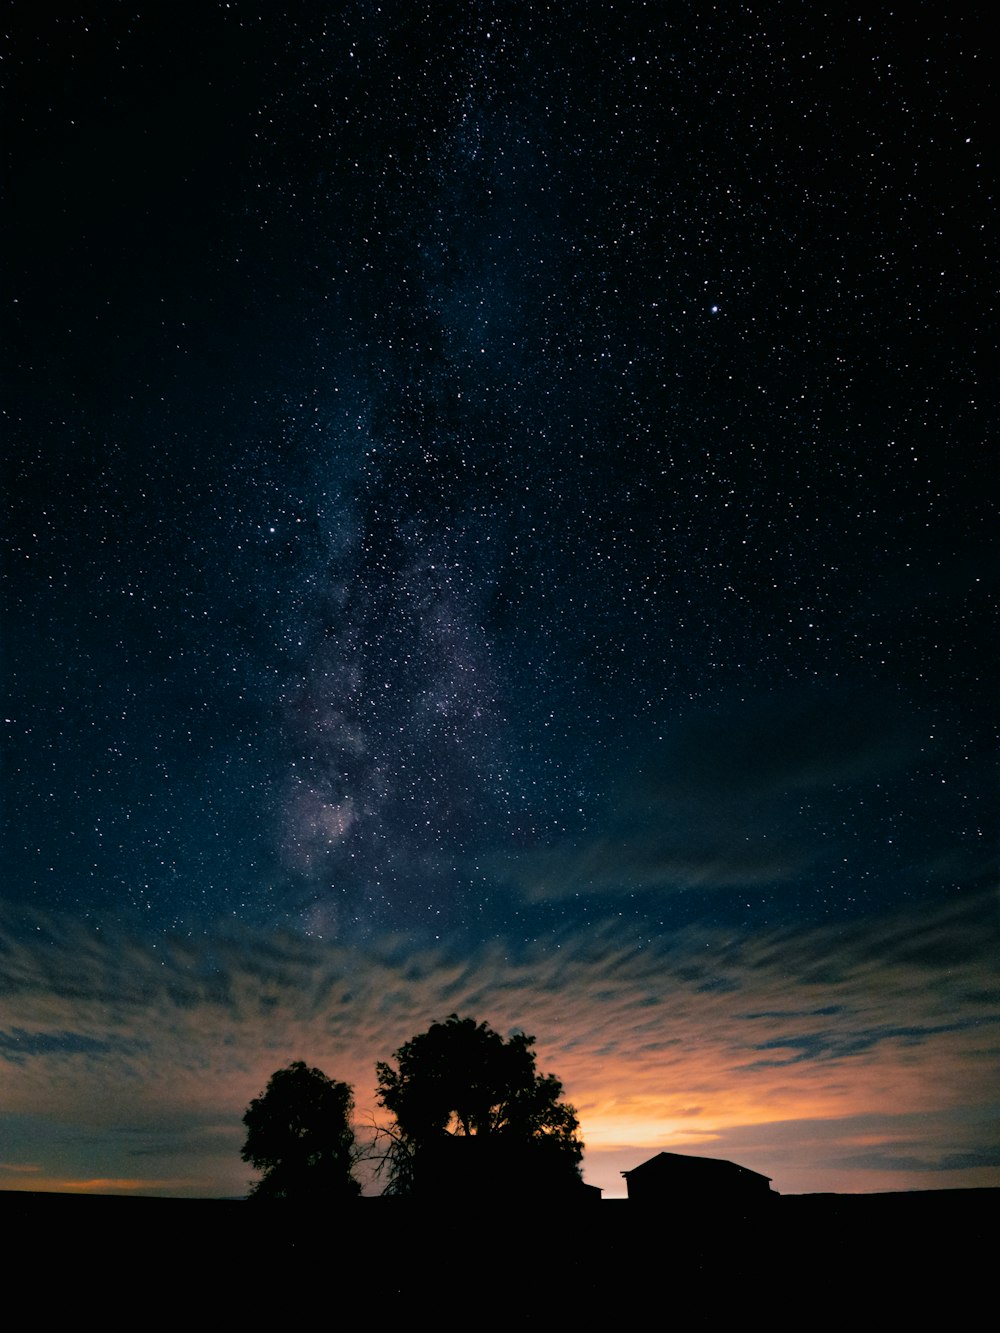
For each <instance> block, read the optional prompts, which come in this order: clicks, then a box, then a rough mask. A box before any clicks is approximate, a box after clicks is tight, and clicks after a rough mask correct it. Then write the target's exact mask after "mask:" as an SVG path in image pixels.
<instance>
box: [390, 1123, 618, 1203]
mask: <svg viewBox="0 0 1000 1333" xmlns="http://www.w3.org/2000/svg"><path fill="white" fill-rule="evenodd" d="M414 1194H415V1195H417V1196H419V1197H420V1198H422V1199H427V1200H432V1201H435V1202H448V1203H459V1202H464V1203H471V1202H475V1201H477V1200H478V1201H482V1202H487V1201H490V1200H507V1201H514V1200H521V1201H524V1200H525V1199H529V1198H530V1199H535V1200H545V1201H546V1202H550V1203H571V1204H575V1203H580V1202H599V1201H600V1197H601V1191H600V1190H599V1189H598V1188H597V1186H595V1185H587V1184H585V1183H584V1182H583V1181H582V1180H581V1179H580V1177H579V1176H578V1175H577V1173H576V1171H575V1170H574V1169H573V1164H572V1162H569V1163H567V1161H566V1157H565V1155H564V1154H561V1153H559V1152H557V1151H553V1145H551V1144H549V1143H547V1142H546V1141H545V1140H536V1141H534V1142H531V1143H511V1142H510V1141H509V1140H506V1139H504V1138H503V1137H502V1136H501V1135H479V1134H470V1135H465V1134H443V1135H441V1137H440V1138H437V1139H432V1140H430V1141H429V1142H427V1143H425V1144H423V1145H422V1146H421V1147H420V1149H419V1151H418V1153H417V1156H416V1158H415V1160H414Z"/></svg>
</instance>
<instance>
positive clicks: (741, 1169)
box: [622, 1152, 771, 1183]
mask: <svg viewBox="0 0 1000 1333" xmlns="http://www.w3.org/2000/svg"><path fill="white" fill-rule="evenodd" d="M640 1172H642V1173H643V1174H646V1173H647V1172H648V1173H649V1174H652V1175H659V1174H661V1173H666V1172H670V1173H672V1174H675V1175H684V1176H693V1175H698V1176H702V1177H704V1176H705V1175H707V1174H712V1175H716V1176H722V1175H730V1174H731V1173H735V1174H736V1175H739V1176H742V1177H750V1176H753V1177H756V1179H757V1180H766V1181H768V1183H770V1180H771V1177H770V1176H762V1175H761V1173H760V1172H759V1171H751V1170H750V1168H749V1167H748V1166H740V1165H739V1164H738V1163H737V1162H727V1161H726V1160H725V1159H724V1158H722V1157H693V1156H691V1155H690V1154H689V1153H679V1152H661V1153H657V1154H656V1156H655V1157H650V1159H649V1160H648V1161H647V1162H641V1163H640V1164H639V1165H638V1166H634V1167H633V1168H632V1170H631V1171H623V1172H622V1175H623V1176H625V1177H626V1179H627V1178H628V1177H629V1176H634V1175H637V1174H639V1173H640Z"/></svg>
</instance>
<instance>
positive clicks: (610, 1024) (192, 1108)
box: [0, 895, 1000, 1193]
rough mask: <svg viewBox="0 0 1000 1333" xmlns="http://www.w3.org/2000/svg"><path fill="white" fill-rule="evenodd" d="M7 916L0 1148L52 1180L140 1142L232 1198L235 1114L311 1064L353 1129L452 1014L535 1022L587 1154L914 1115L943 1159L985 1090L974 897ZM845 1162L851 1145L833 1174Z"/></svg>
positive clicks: (119, 1171)
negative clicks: (375, 922)
mask: <svg viewBox="0 0 1000 1333" xmlns="http://www.w3.org/2000/svg"><path fill="white" fill-rule="evenodd" d="M0 925H2V926H4V927H5V929H2V930H0V949H2V954H0V958H2V964H3V974H4V976H5V977H6V978H7V984H6V987H5V990H4V992H3V995H2V996H0V1030H3V1031H5V1032H7V1033H8V1034H9V1033H12V1032H14V1031H15V1030H16V1031H17V1033H18V1034H19V1037H18V1043H17V1045H18V1049H16V1050H14V1049H11V1048H10V1046H9V1045H8V1046H4V1047H2V1048H0V1060H3V1061H4V1062H5V1067H6V1073H5V1075H4V1086H5V1107H4V1111H5V1124H4V1137H5V1142H14V1143H16V1144H18V1145H19V1151H18V1152H16V1153H13V1152H12V1150H10V1149H8V1150H7V1153H6V1156H7V1158H8V1160H9V1161H12V1162H14V1163H15V1164H16V1163H18V1161H19V1160H22V1161H23V1162H26V1163H33V1162H39V1161H41V1162H43V1164H44V1168H45V1171H46V1172H47V1173H48V1175H50V1176H52V1177H53V1178H55V1176H56V1175H59V1174H60V1171H61V1176H62V1178H66V1179H69V1178H76V1177H77V1176H78V1177H79V1178H81V1179H84V1178H87V1179H89V1178H92V1177H98V1176H100V1177H107V1178H109V1179H110V1178H119V1177H120V1178H123V1179H124V1178H130V1177H131V1176H133V1175H134V1174H135V1173H134V1171H133V1170H132V1168H131V1165H130V1163H134V1160H135V1158H136V1156H141V1157H142V1158H143V1161H144V1162H147V1161H148V1162H149V1164H150V1168H151V1169H150V1170H149V1171H146V1170H144V1171H143V1173H142V1174H143V1178H144V1179H147V1178H148V1179H151V1178H153V1177H162V1178H164V1179H168V1178H169V1179H171V1180H175V1179H177V1178H178V1173H177V1170H176V1167H177V1163H178V1161H179V1160H181V1159H186V1160H187V1163H188V1165H189V1166H190V1167H191V1172H190V1177H189V1179H190V1184H189V1186H188V1187H187V1188H189V1189H190V1191H191V1192H200V1193H212V1192H216V1193H219V1192H221V1193H238V1192H241V1191H242V1189H243V1188H244V1187H245V1183H246V1168H245V1167H243V1166H242V1164H241V1163H240V1162H239V1160H238V1153H239V1145H240V1142H241V1123H240V1120H241V1116H242V1113H243V1110H244V1109H245V1107H246V1105H247V1103H248V1102H249V1100H250V1098H251V1097H253V1096H256V1095H258V1094H259V1092H260V1091H261V1090H262V1089H263V1087H264V1086H265V1085H266V1082H267V1079H268V1077H269V1076H270V1074H271V1073H273V1071H274V1070H275V1069H276V1068H279V1067H281V1066H282V1065H284V1064H287V1063H288V1062H289V1061H290V1060H292V1059H304V1060H306V1061H307V1062H308V1063H310V1064H315V1065H318V1066H319V1067H320V1068H322V1069H324V1070H326V1072H328V1073H329V1074H330V1075H331V1076H333V1077H337V1078H342V1079H345V1080H346V1081H347V1082H349V1083H351V1084H353V1085H354V1087H355V1092H356V1099H357V1104H358V1113H359V1122H361V1123H363V1122H364V1120H365V1118H366V1115H367V1113H368V1112H370V1111H371V1110H373V1109H374V1096H373V1088H374V1063H375V1061H376V1059H385V1058H387V1057H389V1056H390V1055H391V1053H392V1052H393V1051H394V1050H396V1049H397V1048H398V1047H399V1046H400V1045H401V1044H402V1043H403V1042H404V1041H406V1040H408V1039H409V1038H410V1037H412V1036H413V1035H414V1034H415V1033H416V1032H419V1031H422V1030H423V1029H425V1028H426V1027H427V1026H428V1025H429V1024H430V1023H431V1022H432V1021H434V1020H436V1019H441V1018H443V1017H444V1016H446V1015H447V1014H448V1013H450V1012H453V1011H454V1012H458V1013H460V1014H463V1015H464V1014H470V1015H472V1016H474V1017H476V1018H478V1019H483V1020H486V1021H489V1022H490V1023H491V1024H493V1025H494V1026H495V1027H496V1028H497V1029H498V1030H501V1031H505V1032H509V1031H512V1030H513V1029H514V1028H521V1029H524V1030H526V1031H528V1032H531V1033H534V1034H535V1035H537V1037H538V1051H539V1066H540V1068H541V1069H543V1070H545V1071H549V1070H551V1071H553V1072H555V1073H557V1074H558V1075H559V1077H560V1078H561V1079H562V1080H563V1082H564V1084H565V1086H566V1090H567V1096H568V1097H569V1098H570V1100H571V1101H573V1102H574V1104H575V1105H576V1107H577V1110H578V1112H579V1114H580V1117H581V1122H582V1125H583V1131H584V1137H585V1139H586V1140H587V1142H588V1143H589V1145H590V1147H591V1149H592V1150H593V1151H595V1152H605V1153H606V1152H610V1151H612V1150H615V1149H617V1148H621V1147H623V1146H627V1145H631V1146H632V1147H633V1148H635V1150H636V1151H637V1152H639V1153H640V1154H641V1153H642V1152H643V1151H645V1148H647V1147H648V1148H651V1149H654V1150H655V1149H657V1148H660V1147H671V1146H673V1147H677V1146H681V1147H683V1145H692V1144H699V1143H701V1144H705V1143H710V1142H713V1141H714V1140H715V1139H717V1138H718V1136H720V1135H724V1134H725V1133H727V1132H729V1130H731V1129H733V1128H734V1127H737V1126H743V1127H748V1126H753V1125H765V1126H766V1125H769V1124H773V1123H776V1122H787V1121H793V1120H794V1121H796V1122H803V1123H805V1122H809V1121H813V1120H823V1119H826V1120H833V1121H844V1120H847V1119H850V1118H852V1117H857V1116H860V1115H864V1114H870V1113H873V1112H875V1111H878V1112H879V1113H880V1114H883V1115H889V1114H901V1113H902V1112H904V1111H905V1112H907V1113H914V1114H919V1115H921V1116H923V1117H924V1119H925V1126H926V1128H927V1133H928V1141H929V1143H930V1144H931V1146H932V1147H933V1148H934V1150H935V1151H936V1153H937V1155H938V1157H939V1158H940V1159H941V1160H944V1158H945V1156H946V1153H947V1151H949V1150H953V1149H956V1144H955V1143H954V1142H952V1141H950V1133H951V1131H950V1129H949V1128H948V1126H949V1124H950V1120H951V1119H952V1118H953V1117H954V1116H955V1115H957V1114H960V1113H965V1112H967V1111H968V1110H969V1108H970V1107H971V1108H980V1109H982V1108H984V1107H990V1106H993V1107H995V1106H996V1104H997V1102H1000V1089H998V1088H997V1080H996V1072H995V1071H996V1046H997V1033H998V1020H1000V996H998V994H997V988H996V986H995V945H996V916H995V903H994V901H993V899H992V897H991V896H989V895H979V896H977V897H972V898H970V899H968V900H965V899H961V900H956V901H954V902H949V903H945V904H943V905H940V906H938V907H935V908H933V909H930V908H923V909H921V910H920V911H913V912H911V913H901V914H896V915H892V916H886V917H883V918H881V919H878V920H874V921H868V922H855V923H852V924H850V925H845V924H843V923H839V924H838V925H836V926H830V927H813V928H810V929H807V930H797V929H794V928H791V927H786V928H783V929H768V930H762V931H759V932H756V933H747V932H736V931H728V930H721V929H715V928H707V927H693V926H692V927H688V928H686V929H683V930H679V931H673V932H669V933H664V934H663V935H662V936H659V937H656V936H653V937H649V936H648V935H646V934H641V935H640V934H637V933H636V928H635V927H629V926H628V925H627V924H626V923H624V922H623V920H622V919H621V918H619V917H617V914H615V915H614V916H612V917H609V918H607V919H604V920H599V921H597V922H595V923H594V924H593V925H591V926H589V927H587V928H584V929H575V928H571V927H568V926H567V927H565V928H564V929H561V930H559V931H556V932H554V933H553V934H551V935H550V936H548V937H547V938H545V939H538V940H535V941H529V942H527V943H525V942H521V943H517V942H515V941H513V940H504V939H496V940H494V941H492V942H490V943H487V944H483V945H481V946H479V947H478V948H474V949H468V948H466V947H462V946H460V945H459V943H458V942H455V943H453V944H450V945H449V944H447V943H440V944H438V943H435V944H434V945H427V946H425V947H422V948H419V947H414V946H413V945H412V943H411V942H408V941H407V939H406V938H404V937H402V936H387V937H385V938H382V939H378V940H373V941H372V942H371V943H370V945H369V946H367V947H366V948H365V949H361V948H359V947H357V946H355V947H350V948H348V947H346V946H343V945H338V944H336V943H330V942H326V941H321V940H316V939H311V938H309V937H307V936H302V935H297V934H295V933H294V932H291V931H287V932H281V931H273V930H272V931H266V932H265V931H254V930H251V929H248V928H243V927H236V926H231V927H228V928H227V930H226V932H225V933H222V930H221V928H220V933H218V934H217V935H215V936H213V937H212V939H211V940H210V941H209V940H198V939H196V938H191V939H189V938H187V937H185V936H180V937H157V938H149V937H146V936H144V935H142V934H141V933H139V932H138V930H137V931H135V932H132V933H130V932H128V931H125V930H124V929H122V928H118V929H113V928H111V927H102V928H101V929H100V930H98V929H96V928H95V927H93V926H91V927H89V928H88V927H84V926H81V925H80V924H78V923H74V922H72V921H69V920H66V919H62V918H58V917H52V916H50V917H35V918H33V919H32V920H31V921H30V922H27V921H25V920H23V919H22V920H20V921H13V920H11V919H10V918H9V917H8V918H7V919H6V920H5V921H2V922H0ZM26 927H27V929H26ZM109 1091H110V1095H109ZM15 1122H16V1126H17V1134H16V1135H13V1133H12V1129H11V1127H12V1126H13V1125H15ZM935 1125H936V1126H938V1130H937V1131H936V1132H937V1138H935V1134H934V1132H932V1131H933V1127H934V1126H935ZM60 1127H61V1128H60ZM979 1146H981V1145H979ZM975 1150H977V1144H976V1142H974V1141H972V1142H970V1143H968V1144H966V1145H964V1146H963V1148H962V1151H968V1152H972V1151H975ZM889 1151H890V1155H895V1153H896V1151H897V1150H896V1149H895V1148H891V1149H890V1150H889ZM900 1151H902V1149H900ZM903 1155H905V1156H910V1157H916V1156H921V1155H928V1154H914V1153H913V1152H912V1150H909V1149H907V1150H906V1151H905V1152H904V1154H903ZM855 1159H857V1160H855ZM639 1160H641V1155H640V1158H639ZM955 1160H956V1161H957V1160H958V1159H955ZM970 1160H971V1159H970ZM633 1164H634V1163H633ZM750 1164H751V1165H752V1164H753V1163H750ZM766 1165H767V1164H766V1163H765V1164H764V1166H766ZM195 1166H196V1167H197V1169H195ZM806 1166H812V1164H810V1163H803V1162H801V1161H799V1162H797V1163H789V1164H788V1165H787V1166H786V1167H784V1168H783V1169H785V1170H786V1171H787V1172H788V1173H789V1175H790V1176H791V1175H794V1174H795V1173H797V1172H800V1171H802V1170H804V1169H805V1167H806ZM761 1169H764V1168H763V1167H762V1168H761ZM861 1169H862V1167H861V1164H860V1159H858V1154H857V1152H856V1151H855V1152H854V1154H853V1157H852V1158H851V1160H850V1161H846V1159H845V1161H844V1162H841V1161H839V1159H838V1162H837V1163H836V1164H835V1165H834V1166H831V1167H830V1170H829V1172H828V1176H829V1175H830V1174H831V1173H832V1175H833V1177H834V1178H836V1177H837V1176H838V1173H839V1175H840V1176H841V1177H842V1178H845V1179H846V1178H847V1176H849V1174H850V1171H851V1170H854V1171H856V1172H858V1171H861ZM865 1169H868V1168H865ZM963 1169H964V1168H963ZM956 1173H957V1175H956ZM765 1174H775V1172H774V1171H765ZM898 1174H900V1175H902V1176H905V1172H903V1171H901V1172H899V1173H898ZM945 1174H947V1172H945ZM960 1176H961V1169H960V1168H959V1167H955V1168H954V1170H953V1171H952V1175H951V1176H950V1177H949V1179H957V1178H959V1177H960ZM977 1179H979V1177H977ZM780 1187H781V1186H780V1185H779V1188H780ZM828 1187H829V1186H828Z"/></svg>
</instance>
